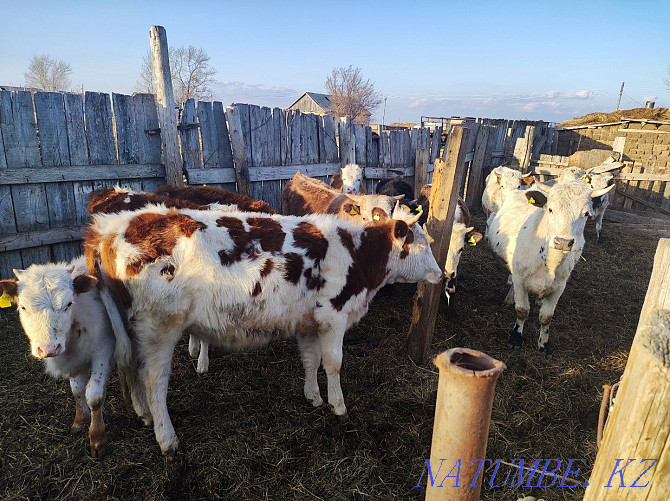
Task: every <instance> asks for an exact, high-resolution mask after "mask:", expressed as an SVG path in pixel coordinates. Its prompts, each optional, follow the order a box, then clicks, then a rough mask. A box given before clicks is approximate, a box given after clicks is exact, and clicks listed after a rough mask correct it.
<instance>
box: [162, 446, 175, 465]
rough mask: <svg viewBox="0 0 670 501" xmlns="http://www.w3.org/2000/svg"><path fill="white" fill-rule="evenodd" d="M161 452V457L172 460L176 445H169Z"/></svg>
mask: <svg viewBox="0 0 670 501" xmlns="http://www.w3.org/2000/svg"><path fill="white" fill-rule="evenodd" d="M162 452H163V457H164V458H165V459H167V460H168V461H172V460H173V459H174V458H176V457H177V445H176V444H175V445H170V446H169V447H168V448H167V449H165V450H164V451H162Z"/></svg>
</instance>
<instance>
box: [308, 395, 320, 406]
mask: <svg viewBox="0 0 670 501" xmlns="http://www.w3.org/2000/svg"><path fill="white" fill-rule="evenodd" d="M307 400H309V403H310V404H312V405H313V406H314V407H321V406H322V405H323V398H321V396H320V395H317V396H315V397H312V398H308V399H307Z"/></svg>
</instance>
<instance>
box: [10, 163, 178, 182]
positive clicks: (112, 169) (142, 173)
mask: <svg viewBox="0 0 670 501" xmlns="http://www.w3.org/2000/svg"><path fill="white" fill-rule="evenodd" d="M164 176H165V167H163V166H162V165H160V164H155V165H96V166H82V165H77V166H65V167H51V166H46V167H45V168H43V169H29V168H26V169H6V170H3V172H2V184H10V185H11V184H27V183H57V182H68V181H70V182H71V181H85V180H89V181H93V180H98V179H126V178H127V179H140V178H149V177H159V178H162V177H164Z"/></svg>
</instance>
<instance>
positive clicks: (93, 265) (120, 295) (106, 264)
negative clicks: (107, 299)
mask: <svg viewBox="0 0 670 501" xmlns="http://www.w3.org/2000/svg"><path fill="white" fill-rule="evenodd" d="M116 237H117V234H116V233H111V234H109V235H106V236H105V237H104V238H103V237H102V235H101V234H100V233H98V232H97V231H95V229H93V228H92V227H89V228H88V229H87V230H86V235H85V237H84V249H85V254H86V266H87V267H88V270H89V272H90V273H92V274H93V275H94V276H95V277H96V278H97V279H98V283H97V286H98V288H101V287H103V280H102V278H103V277H102V272H101V270H100V266H102V269H103V270H105V275H106V276H107V279H106V285H109V290H110V292H111V294H112V295H113V296H114V300H115V301H116V302H117V303H119V304H120V305H121V306H122V307H124V308H129V307H130V306H131V305H132V303H133V299H132V297H131V296H130V293H129V292H128V289H126V286H125V285H124V284H123V281H122V280H121V279H119V274H118V273H117V270H116V251H115V250H114V248H113V247H112V244H113V243H114V240H115V239H116Z"/></svg>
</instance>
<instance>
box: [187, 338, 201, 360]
mask: <svg viewBox="0 0 670 501" xmlns="http://www.w3.org/2000/svg"><path fill="white" fill-rule="evenodd" d="M199 350H200V340H199V339H198V338H197V337H195V336H194V335H193V334H191V335H190V336H189V337H188V354H189V355H191V358H198V353H199Z"/></svg>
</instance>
